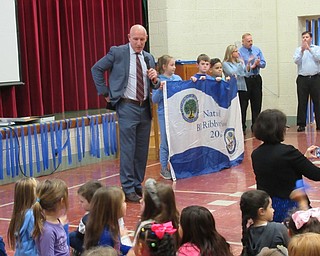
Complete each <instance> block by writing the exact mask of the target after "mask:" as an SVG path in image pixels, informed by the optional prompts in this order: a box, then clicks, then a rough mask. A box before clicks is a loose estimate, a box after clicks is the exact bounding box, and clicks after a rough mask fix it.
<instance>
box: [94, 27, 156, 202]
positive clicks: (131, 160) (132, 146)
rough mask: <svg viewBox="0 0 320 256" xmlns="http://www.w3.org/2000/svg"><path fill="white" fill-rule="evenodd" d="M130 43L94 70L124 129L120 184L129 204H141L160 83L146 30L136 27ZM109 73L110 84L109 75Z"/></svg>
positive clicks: (99, 88) (114, 50)
mask: <svg viewBox="0 0 320 256" xmlns="http://www.w3.org/2000/svg"><path fill="white" fill-rule="evenodd" d="M128 39H129V43H127V44H125V45H120V46H112V47H111V48H110V50H109V52H108V54H107V55H106V56H104V57H103V58H102V59H100V60H99V61H98V62H97V63H96V64H95V65H94V66H93V67H92V69H91V72H92V77H93V80H94V82H95V85H96V88H97V91H98V94H100V95H103V96H104V97H105V99H106V101H107V102H109V101H110V102H111V104H112V105H113V106H115V108H116V112H117V116H118V122H119V130H120V181H121V185H122V188H123V191H124V193H125V196H126V201H127V202H135V203H138V202H139V201H140V199H141V196H142V186H141V183H142V182H143V180H144V176H145V169H146V164H147V159H148V151H149V138H150V129H151V109H150V100H149V92H150V89H157V88H158V87H159V86H160V81H159V79H158V77H157V72H156V70H155V69H154V67H155V61H154V57H153V56H152V55H151V54H150V53H148V52H146V51H144V50H143V49H144V46H145V43H146V41H147V39H148V35H147V31H146V29H145V28H144V27H143V26H141V25H133V26H132V27H131V29H130V33H129V34H128ZM106 71H109V72H110V73H109V81H108V83H107V82H106V81H105V78H104V77H105V76H104V75H105V72H106Z"/></svg>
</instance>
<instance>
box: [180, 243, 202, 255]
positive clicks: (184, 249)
mask: <svg viewBox="0 0 320 256" xmlns="http://www.w3.org/2000/svg"><path fill="white" fill-rule="evenodd" d="M178 256H200V250H199V248H198V247H197V246H196V245H194V244H191V243H185V244H183V245H182V246H181V247H180V248H179V250H178Z"/></svg>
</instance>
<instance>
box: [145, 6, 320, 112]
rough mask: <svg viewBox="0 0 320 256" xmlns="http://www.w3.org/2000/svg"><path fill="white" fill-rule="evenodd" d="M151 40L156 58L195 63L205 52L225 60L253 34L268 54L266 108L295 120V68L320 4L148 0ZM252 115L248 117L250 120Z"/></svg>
mask: <svg viewBox="0 0 320 256" xmlns="http://www.w3.org/2000/svg"><path fill="white" fill-rule="evenodd" d="M148 4H149V30H150V31H149V40H150V47H151V53H152V54H153V55H154V56H155V58H158V57H160V56H161V55H163V54H170V55H172V56H174V57H175V58H176V59H182V60H195V59H196V58H197V56H198V55H199V54H201V53H206V54H208V55H209V56H210V57H211V58H213V57H219V58H221V59H223V57H224V52H225V49H226V47H227V46H228V45H229V44H234V43H235V42H236V41H241V36H242V34H243V33H246V32H250V33H251V34H252V35H253V40H254V44H255V45H256V46H258V47H260V48H261V50H262V51H263V53H264V55H265V58H266V61H267V67H266V68H265V69H264V70H262V72H261V74H262V77H263V87H264V89H263V93H264V97H263V109H266V108H279V109H281V110H282V111H284V112H285V113H286V114H287V115H288V116H294V117H295V116H296V107H297V97H296V84H295V79H296V73H297V72H296V65H295V64H294V63H293V61H292V59H293V58H292V57H293V53H294V51H295V48H296V47H297V46H298V45H299V44H300V34H301V32H303V31H304V24H305V22H304V20H305V18H306V17H312V16H316V17H318V16H319V17H320V4H319V1H318V0H309V1H303V0H287V1H285V0H269V1H265V0H251V1H248V0H224V1H218V0H161V1H159V0H148ZM250 117H251V114H249V115H248V118H250Z"/></svg>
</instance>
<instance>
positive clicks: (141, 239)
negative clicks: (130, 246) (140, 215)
mask: <svg viewBox="0 0 320 256" xmlns="http://www.w3.org/2000/svg"><path fill="white" fill-rule="evenodd" d="M176 231H177V230H176V229H175V228H174V227H173V226H172V222H171V221H170V222H167V223H163V224H157V223H148V224H145V225H144V226H142V227H141V229H140V230H139V233H138V234H137V244H136V246H135V247H134V253H135V256H175V255H176V248H175V241H174V240H175V239H174V237H173V236H172V234H174V233H175V232H176Z"/></svg>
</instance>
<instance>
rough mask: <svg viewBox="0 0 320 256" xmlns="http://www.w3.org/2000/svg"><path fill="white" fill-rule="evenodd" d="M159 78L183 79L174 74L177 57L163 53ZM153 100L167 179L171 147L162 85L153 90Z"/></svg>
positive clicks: (166, 177)
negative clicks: (167, 132)
mask: <svg viewBox="0 0 320 256" xmlns="http://www.w3.org/2000/svg"><path fill="white" fill-rule="evenodd" d="M158 70H159V74H160V75H159V78H160V80H161V81H181V80H182V79H181V77H180V76H178V75H175V74H174V71H175V70H176V65H175V59H174V58H173V57H171V56H169V55H163V56H161V57H160V58H159V59H158ZM152 102H153V103H157V104H158V119H159V126H160V136H161V143H160V164H161V171H160V175H161V177H162V178H164V179H166V180H170V179H171V173H170V169H168V160H169V149H168V142H167V134H166V125H165V120H164V105H163V90H162V86H160V88H159V89H157V90H153V92H152Z"/></svg>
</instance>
